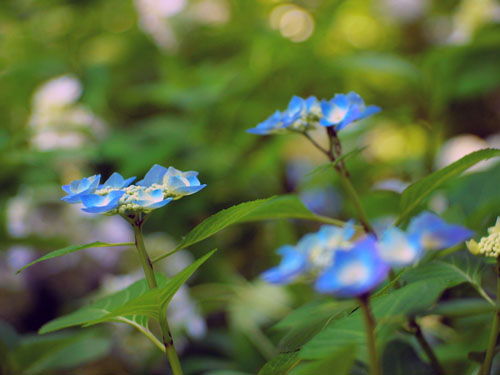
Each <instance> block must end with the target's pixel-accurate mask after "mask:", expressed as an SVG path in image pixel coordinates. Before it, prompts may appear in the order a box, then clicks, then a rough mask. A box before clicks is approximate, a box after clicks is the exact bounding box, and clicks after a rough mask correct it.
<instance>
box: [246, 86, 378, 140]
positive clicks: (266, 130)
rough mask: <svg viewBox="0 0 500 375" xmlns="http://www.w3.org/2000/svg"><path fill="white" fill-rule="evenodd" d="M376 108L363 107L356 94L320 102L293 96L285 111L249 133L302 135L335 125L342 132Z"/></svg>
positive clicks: (376, 110)
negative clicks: (293, 133) (290, 133)
mask: <svg viewBox="0 0 500 375" xmlns="http://www.w3.org/2000/svg"><path fill="white" fill-rule="evenodd" d="M380 111H381V109H380V108H379V107H377V106H375V105H370V106H366V105H365V103H364V101H363V99H362V98H361V96H359V95H358V94H356V93H355V92H350V93H348V94H336V95H335V96H334V97H333V98H332V99H330V100H328V101H327V100H324V99H323V100H321V102H319V101H318V99H316V97H314V96H310V97H308V98H307V99H304V98H301V97H300V96H293V97H292V99H291V100H290V103H288V107H287V109H286V110H285V111H283V112H280V111H276V112H274V113H273V114H272V115H271V116H269V117H268V118H267V119H266V120H265V121H263V122H261V123H260V124H258V125H257V126H256V127H255V128H252V129H248V130H247V132H248V133H253V134H259V135H265V134H273V133H283V132H286V131H295V132H297V131H299V132H304V131H307V130H309V129H313V128H315V127H316V125H317V124H318V123H319V124H320V125H322V126H326V127H328V126H335V129H336V130H337V131H338V130H341V129H343V128H344V127H346V126H347V125H348V124H350V123H351V122H353V121H356V120H361V119H363V118H365V117H368V116H371V115H373V114H375V113H378V112H380Z"/></svg>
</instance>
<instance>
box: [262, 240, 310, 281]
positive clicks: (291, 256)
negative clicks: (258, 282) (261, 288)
mask: <svg viewBox="0 0 500 375" xmlns="http://www.w3.org/2000/svg"><path fill="white" fill-rule="evenodd" d="M277 252H278V253H279V254H280V255H282V257H283V258H282V260H281V263H280V264H279V266H277V267H274V268H271V269H269V270H267V271H265V272H264V273H262V274H261V278H262V279H264V280H265V281H267V282H269V283H273V284H287V283H289V282H291V281H293V280H294V279H296V278H297V277H298V276H299V275H300V274H301V273H302V272H304V271H305V269H306V257H305V255H304V254H303V253H302V252H299V251H297V249H296V248H294V247H293V246H289V245H285V246H282V247H281V248H279V249H278V251H277Z"/></svg>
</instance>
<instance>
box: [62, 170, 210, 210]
mask: <svg viewBox="0 0 500 375" xmlns="http://www.w3.org/2000/svg"><path fill="white" fill-rule="evenodd" d="M197 175H198V172H193V171H188V172H182V171H179V170H177V169H175V168H173V167H170V168H168V169H167V168H165V167H162V166H161V165H157V164H155V165H154V166H153V167H152V168H151V169H150V170H149V171H148V173H147V174H146V176H145V177H144V179H142V180H141V181H139V182H138V183H137V185H131V184H132V182H133V181H134V180H135V177H131V178H128V179H125V178H123V176H122V175H120V174H119V173H116V172H115V173H113V174H112V175H111V176H110V177H109V178H108V179H107V180H106V182H105V183H104V184H102V185H99V180H100V175H97V176H92V177H88V178H83V179H82V180H77V181H73V182H72V183H71V184H69V185H64V186H63V189H64V190H65V191H66V192H67V193H68V195H67V196H65V197H63V198H62V199H63V200H65V201H67V202H68V203H80V202H81V203H82V204H83V211H85V212H91V213H106V214H108V215H114V214H120V215H127V216H130V215H135V214H136V213H149V212H151V211H152V210H154V209H156V208H160V207H163V206H165V205H166V204H168V203H170V202H171V201H172V200H174V199H179V198H182V197H183V196H185V195H190V194H194V193H196V192H198V191H200V190H201V189H203V188H204V187H205V186H206V185H204V184H203V185H202V184H200V181H199V180H198V178H197Z"/></svg>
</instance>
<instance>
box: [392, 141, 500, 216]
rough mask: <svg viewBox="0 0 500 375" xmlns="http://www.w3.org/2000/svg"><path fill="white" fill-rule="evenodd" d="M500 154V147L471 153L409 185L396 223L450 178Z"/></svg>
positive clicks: (402, 197) (404, 193)
mask: <svg viewBox="0 0 500 375" xmlns="http://www.w3.org/2000/svg"><path fill="white" fill-rule="evenodd" d="M497 156H500V150H499V149H492V148H489V149H484V150H479V151H475V152H473V153H470V154H468V155H466V156H464V157H463V158H461V159H460V160H457V161H456V162H454V163H452V164H450V165H448V166H447V167H445V168H442V169H440V170H438V171H436V172H434V173H431V174H430V175H428V176H426V177H424V178H423V179H421V180H419V181H417V182H415V183H413V184H411V185H410V186H408V187H407V188H406V189H405V190H404V191H403V194H402V196H401V204H400V214H399V217H398V219H397V220H396V224H399V223H401V222H402V221H403V220H404V219H405V218H406V217H407V216H408V215H409V214H410V213H411V212H412V211H413V210H414V209H415V208H416V207H417V206H418V205H419V204H420V203H421V202H422V200H423V199H424V198H425V197H427V196H428V195H429V194H430V193H432V192H433V191H434V190H435V189H437V188H438V187H439V186H441V185H442V184H443V183H444V182H446V181H448V180H449V179H451V178H453V177H455V176H458V175H459V174H460V173H462V172H464V171H465V170H467V169H468V168H470V167H472V166H473V165H475V164H477V163H479V162H480V161H482V160H486V159H490V158H493V157H497Z"/></svg>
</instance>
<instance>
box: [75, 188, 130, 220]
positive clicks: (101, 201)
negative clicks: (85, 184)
mask: <svg viewBox="0 0 500 375" xmlns="http://www.w3.org/2000/svg"><path fill="white" fill-rule="evenodd" d="M124 194H125V192H124V191H121V190H113V191H111V192H109V193H108V194H105V195H97V194H87V195H84V196H82V204H83V208H82V210H83V211H85V212H89V213H92V214H103V213H106V212H110V211H112V210H114V209H116V208H118V206H119V205H120V198H121V197H123V195H124Z"/></svg>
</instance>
